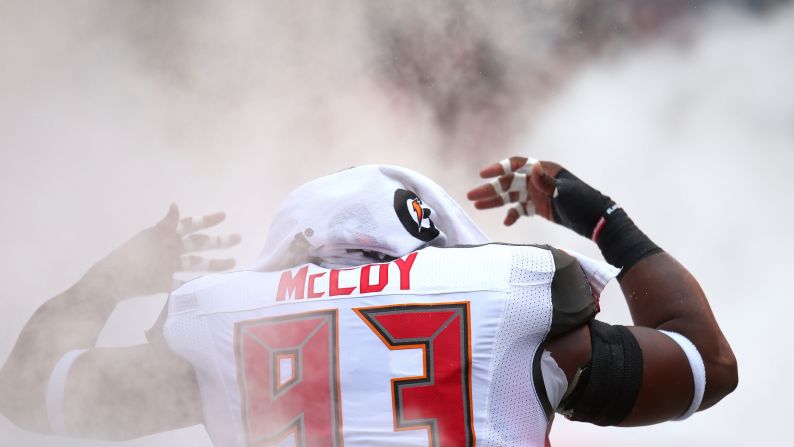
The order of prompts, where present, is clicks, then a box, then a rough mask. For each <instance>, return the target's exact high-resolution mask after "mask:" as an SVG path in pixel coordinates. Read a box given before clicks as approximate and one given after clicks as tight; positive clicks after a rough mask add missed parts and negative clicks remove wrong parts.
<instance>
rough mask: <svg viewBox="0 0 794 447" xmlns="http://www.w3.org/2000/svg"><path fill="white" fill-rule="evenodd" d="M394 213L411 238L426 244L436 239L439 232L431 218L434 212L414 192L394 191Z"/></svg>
mask: <svg viewBox="0 0 794 447" xmlns="http://www.w3.org/2000/svg"><path fill="white" fill-rule="evenodd" d="M394 211H395V212H396V213H397V218H398V219H400V223H402V225H403V227H404V228H405V230H406V231H408V233H410V234H411V236H413V237H415V238H417V239H419V240H421V241H425V242H429V241H431V240H433V239H435V238H436V237H437V236H438V235H439V231H438V229H437V228H436V225H435V224H434V223H433V220H432V219H431V218H430V216H431V215H432V214H433V210H432V209H431V208H430V207H429V206H428V205H427V204H425V203H424V202H422V199H420V198H419V197H418V196H417V195H416V193H414V192H413V191H407V190H405V189H397V190H396V191H394Z"/></svg>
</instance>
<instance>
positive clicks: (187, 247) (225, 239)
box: [182, 233, 242, 253]
mask: <svg viewBox="0 0 794 447" xmlns="http://www.w3.org/2000/svg"><path fill="white" fill-rule="evenodd" d="M241 240H242V238H241V237H240V235H239V234H237V233H234V234H229V235H225V236H209V235H206V234H191V235H190V236H187V237H185V238H183V239H182V248H183V251H184V252H185V253H190V252H196V251H206V250H219V249H225V248H229V247H233V246H235V245H237V244H239V243H240V241H241Z"/></svg>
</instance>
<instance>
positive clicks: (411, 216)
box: [249, 165, 617, 294]
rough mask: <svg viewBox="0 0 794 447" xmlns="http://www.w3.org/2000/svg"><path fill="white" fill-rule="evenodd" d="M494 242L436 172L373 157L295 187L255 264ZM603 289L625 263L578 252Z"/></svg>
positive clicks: (345, 260)
mask: <svg viewBox="0 0 794 447" xmlns="http://www.w3.org/2000/svg"><path fill="white" fill-rule="evenodd" d="M488 242H490V240H489V239H488V237H487V236H486V235H485V233H483V232H482V230H480V228H479V227H478V226H477V224H475V223H474V221H473V220H472V219H471V217H469V215H468V214H466V212H465V211H463V209H462V208H461V206H460V205H459V204H458V203H457V202H456V201H455V200H454V199H453V198H452V197H450V196H449V194H447V192H446V191H444V189H443V188H442V187H441V186H439V185H438V184H437V183H436V182H434V181H433V180H430V179H429V178H427V177H425V176H423V175H421V174H419V173H417V172H414V171H412V170H410V169H406V168H402V167H398V166H389V165H366V166H359V167H355V168H350V169H347V170H344V171H340V172H337V173H335V174H331V175H328V176H325V177H321V178H318V179H316V180H313V181H310V182H308V183H306V184H304V185H302V186H300V187H299V188H298V189H296V190H295V191H293V192H291V193H290V194H289V195H288V196H287V198H286V199H285V201H284V203H282V205H281V206H280V207H279V209H278V210H277V211H276V216H275V218H274V220H273V224H272V226H271V228H270V233H269V234H268V238H267V242H266V244H265V249H264V250H263V251H262V254H261V255H260V256H259V258H258V259H257V260H256V261H255V263H254V264H253V265H252V266H250V267H249V268H250V269H251V270H258V271H275V270H282V269H287V268H291V267H295V266H297V265H302V264H306V263H314V264H317V265H320V266H322V267H326V268H340V267H351V266H355V265H362V264H368V263H371V262H378V261H381V260H387V259H389V258H396V257H400V256H404V255H406V254H408V253H410V252H412V251H415V250H418V249H420V248H424V247H426V246H433V247H452V246H456V245H480V244H486V243H488ZM571 254H572V255H574V256H575V257H576V258H577V259H578V260H579V262H580V264H581V265H582V268H583V269H584V270H585V272H586V273H587V275H588V279H589V280H590V283H591V286H592V287H593V290H594V291H595V292H596V294H600V293H601V290H602V289H603V288H604V286H606V283H607V282H609V280H611V279H612V278H613V277H614V276H615V275H616V274H617V269H615V268H614V267H612V266H610V265H609V264H606V263H605V262H601V261H596V260H593V259H590V258H587V257H585V256H582V255H580V254H578V253H574V252H571Z"/></svg>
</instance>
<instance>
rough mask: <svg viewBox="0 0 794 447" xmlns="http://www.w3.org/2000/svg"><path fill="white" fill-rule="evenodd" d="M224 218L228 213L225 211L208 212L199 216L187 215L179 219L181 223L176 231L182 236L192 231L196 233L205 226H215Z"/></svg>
mask: <svg viewBox="0 0 794 447" xmlns="http://www.w3.org/2000/svg"><path fill="white" fill-rule="evenodd" d="M223 219H226V213H223V212H217V213H212V214H207V215H204V216H199V217H196V216H191V217H186V218H184V219H182V220H180V221H179V225H177V227H176V232H177V233H179V235H180V236H187V235H188V234H190V233H194V232H196V231H199V230H203V229H205V228H210V227H214V226H215V225H218V224H219V223H221V222H223Z"/></svg>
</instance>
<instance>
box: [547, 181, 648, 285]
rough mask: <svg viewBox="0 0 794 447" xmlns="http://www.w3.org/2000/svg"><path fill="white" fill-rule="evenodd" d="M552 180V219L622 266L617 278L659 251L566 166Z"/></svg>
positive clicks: (626, 216)
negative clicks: (588, 240) (592, 242)
mask: <svg viewBox="0 0 794 447" xmlns="http://www.w3.org/2000/svg"><path fill="white" fill-rule="evenodd" d="M555 181H556V189H555V192H554V197H553V198H552V215H553V217H554V221H555V222H557V223H558V224H560V225H563V226H565V227H567V228H570V229H571V230H573V231H575V232H577V233H579V234H580V235H582V236H584V237H586V238H588V239H592V240H593V241H595V243H596V244H598V248H599V249H601V253H602V254H603V255H604V259H606V261H607V262H609V263H610V264H612V265H614V266H615V267H619V268H621V271H620V274H619V275H618V279H620V278H621V277H622V276H623V274H625V273H626V272H627V271H628V270H629V269H630V268H631V267H632V266H633V265H634V264H636V263H637V262H639V261H640V260H641V259H643V258H646V257H648V256H650V255H652V254H654V253H658V252H660V251H662V249H661V248H659V247H658V246H657V245H656V244H654V243H653V242H652V241H651V240H650V239H649V238H648V236H646V235H645V234H644V233H643V232H642V231H640V229H639V228H637V226H636V225H635V224H634V222H633V221H632V220H631V219H630V218H629V216H628V215H627V214H626V212H625V211H623V209H621V208H620V206H618V205H617V204H616V203H615V201H613V200H612V199H610V198H609V196H606V195H604V194H602V193H601V192H600V191H598V190H597V189H595V188H593V187H592V186H590V185H588V184H587V183H585V182H583V181H582V180H580V179H579V178H578V177H576V176H575V175H573V174H571V172H570V171H568V170H566V169H561V170H560V172H558V173H557V175H556V177H555Z"/></svg>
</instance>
